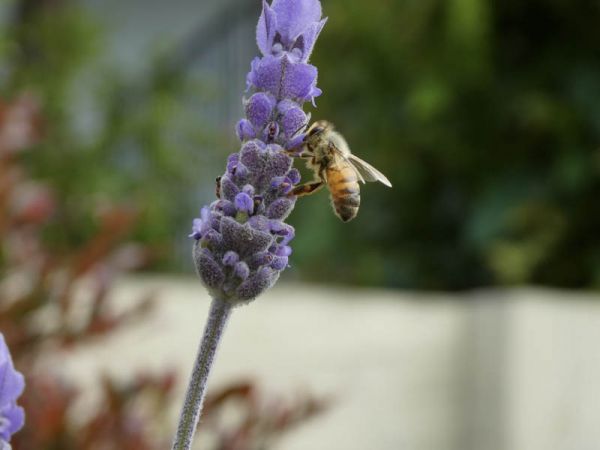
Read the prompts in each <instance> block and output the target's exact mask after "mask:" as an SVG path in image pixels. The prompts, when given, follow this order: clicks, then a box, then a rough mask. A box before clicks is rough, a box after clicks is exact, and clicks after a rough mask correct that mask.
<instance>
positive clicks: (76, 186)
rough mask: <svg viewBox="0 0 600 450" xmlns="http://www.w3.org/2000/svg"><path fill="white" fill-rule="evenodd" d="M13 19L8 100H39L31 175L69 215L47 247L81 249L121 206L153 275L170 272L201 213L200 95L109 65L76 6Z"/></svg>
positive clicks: (45, 5) (42, 6)
mask: <svg viewBox="0 0 600 450" xmlns="http://www.w3.org/2000/svg"><path fill="white" fill-rule="evenodd" d="M15 10H16V11H17V14H15V17H16V20H14V22H12V23H10V24H9V25H8V26H7V27H6V28H4V29H3V30H2V31H3V33H2V35H3V38H4V39H3V42H7V45H5V46H0V49H4V48H6V49H7V50H6V51H5V52H3V53H0V56H2V57H3V60H4V63H5V65H6V66H7V67H10V72H9V77H8V80H7V82H6V83H5V84H4V86H3V87H2V91H3V94H4V95H5V96H9V97H10V95H11V94H12V93H13V92H21V91H29V92H33V93H35V94H36V96H37V97H39V99H40V102H41V104H42V105H43V115H44V121H45V123H44V124H43V128H44V139H42V140H40V142H39V144H38V145H37V148H36V149H35V151H34V152H31V153H30V154H29V155H28V161H27V165H28V166H29V169H30V170H31V171H32V173H33V174H34V175H35V176H36V177H37V178H41V179H46V180H49V181H50V183H51V184H52V186H53V188H54V189H56V190H57V192H58V194H59V195H60V196H61V198H64V199H65V202H66V203H68V205H69V208H68V209H66V212H65V213H64V214H65V217H61V226H60V227H56V228H55V229H52V230H49V231H48V232H47V235H48V236H47V237H48V239H49V241H50V242H51V243H52V244H53V245H54V247H55V250H56V251H59V252H60V251H61V249H66V248H68V247H69V246H71V245H76V244H78V243H81V242H82V241H83V240H84V238H85V237H86V236H87V235H89V233H90V230H91V227H92V224H93V221H94V217H95V216H96V215H97V214H98V212H99V211H101V210H102V209H103V208H104V205H106V204H107V203H111V202H114V201H119V202H120V203H124V204H126V205H127V207H129V208H131V209H133V210H135V211H136V212H137V213H138V214H139V216H140V220H139V222H138V225H137V226H136V229H135V230H134V237H135V238H136V239H138V240H141V241H143V242H145V243H148V244H151V245H152V246H154V247H155V249H156V250H157V251H158V252H159V253H160V256H161V257H160V258H157V259H156V262H155V264H154V268H155V269H157V268H167V267H173V260H174V258H173V257H170V255H171V254H172V253H173V252H169V251H167V249H169V248H172V247H173V246H174V239H175V237H176V236H180V235H181V236H185V231H186V230H187V229H188V224H189V222H190V217H192V216H193V214H194V213H196V210H197V205H196V204H193V202H192V201H193V198H192V197H193V196H192V195H190V193H191V192H193V191H194V189H196V188H197V184H198V183H197V179H198V177H199V175H200V174H201V167H202V162H203V158H205V157H204V156H202V154H201V152H198V151H197V149H198V148H199V147H200V146H202V145H203V144H204V145H206V143H207V142H210V139H209V137H208V136H207V135H206V134H205V133H203V132H202V131H201V130H200V129H199V127H198V122H199V121H194V120H190V118H189V117H190V113H189V111H188V110H189V105H188V104H187V103H186V102H185V99H186V97H187V96H189V95H190V94H191V95H194V94H196V91H198V87H197V86H194V85H192V84H191V83H188V82H187V81H186V80H185V79H184V78H183V77H182V76H180V75H179V74H178V73H177V72H174V71H169V70H168V66H167V64H166V63H165V61H163V60H162V59H160V58H158V57H157V58H155V60H154V61H153V62H152V63H151V64H150V68H149V70H147V71H146V72H144V73H143V75H142V76H137V77H130V76H127V75H126V74H124V73H123V72H122V71H120V70H119V68H118V67H112V66H109V65H108V64H107V63H105V62H103V58H102V56H103V54H104V53H105V52H106V51H107V50H106V49H105V48H103V43H104V39H103V38H104V36H103V33H102V31H101V30H100V28H99V27H98V26H97V25H96V23H95V21H94V18H93V17H91V16H90V14H89V12H88V11H85V10H83V9H81V8H78V7H77V4H74V3H72V2H66V1H57V2H46V1H44V0H32V1H22V2H17V3H16V4H15ZM145 58H146V59H148V58H149V56H145ZM174 199H177V201H174ZM67 211H68V214H67Z"/></svg>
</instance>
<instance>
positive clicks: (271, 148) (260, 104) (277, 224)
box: [190, 0, 326, 304]
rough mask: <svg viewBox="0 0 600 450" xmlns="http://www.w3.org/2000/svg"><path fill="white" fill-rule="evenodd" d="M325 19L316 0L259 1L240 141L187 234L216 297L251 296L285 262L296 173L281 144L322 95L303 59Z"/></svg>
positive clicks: (275, 275) (263, 287)
mask: <svg viewBox="0 0 600 450" xmlns="http://www.w3.org/2000/svg"><path fill="white" fill-rule="evenodd" d="M325 22H326V19H323V20H322V19H321V4H320V2H319V1H318V0H273V2H272V4H271V5H270V6H269V5H268V4H267V2H263V11H262V14H261V16H260V19H259V21H258V26H257V30H256V40H257V44H258V48H259V49H260V51H261V53H262V57H260V58H255V59H254V60H253V61H252V63H251V69H250V72H249V73H248V76H247V88H248V91H249V92H248V94H249V97H248V98H246V99H244V106H245V112H246V118H244V119H242V120H240V121H239V122H238V124H237V126H236V133H237V135H238V137H239V138H240V140H241V141H242V147H241V150H240V151H239V152H238V153H233V154H232V155H230V156H229V158H228V160H227V169H226V171H225V174H224V175H223V176H222V177H221V178H220V189H219V192H220V198H219V199H217V200H216V201H214V202H213V203H211V204H210V205H209V206H205V207H203V208H202V210H201V212H200V218H198V219H194V221H193V226H192V234H191V235H190V236H191V237H193V238H194V239H196V244H195V247H194V259H195V263H196V269H197V271H198V274H199V275H200V278H201V279H202V281H203V283H204V284H205V286H206V287H207V288H208V289H209V291H210V293H211V295H213V296H214V297H215V298H219V299H222V300H226V301H229V302H231V303H234V304H236V303H242V302H247V301H250V300H252V299H254V298H255V297H256V296H258V295H259V294H260V293H262V292H263V291H265V290H266V289H268V288H269V287H271V286H272V285H273V284H274V283H275V281H277V279H278V278H279V275H280V273H281V272H282V271H283V270H284V269H285V268H286V267H287V265H288V257H289V256H290V255H291V253H292V249H291V247H290V245H289V244H290V241H291V240H292V239H293V237H294V228H293V227H292V226H290V225H288V224H286V223H285V222H284V220H285V219H286V218H287V216H288V215H289V214H290V212H291V211H292V209H293V208H294V204H295V201H296V198H295V197H293V196H290V192H291V191H292V189H293V187H294V186H295V185H296V184H298V183H299V182H300V174H299V172H298V171H297V170H296V169H294V168H292V159H291V158H290V156H289V155H288V154H287V153H286V152H285V150H284V149H286V148H290V143H291V141H294V140H297V138H298V136H299V134H300V133H301V131H302V130H303V129H304V128H305V127H306V125H307V124H308V120H309V117H308V116H307V114H306V113H305V112H304V111H303V109H302V105H303V104H304V103H305V102H307V101H311V102H314V98H315V97H317V96H319V95H320V94H321V90H320V89H319V88H317V86H316V82H317V68H316V67H314V66H312V65H310V64H308V59H309V57H310V54H311V52H312V49H313V46H314V44H315V41H316V39H317V37H318V35H319V33H320V32H321V29H322V28H323V26H324V25H325ZM294 142H295V141H294Z"/></svg>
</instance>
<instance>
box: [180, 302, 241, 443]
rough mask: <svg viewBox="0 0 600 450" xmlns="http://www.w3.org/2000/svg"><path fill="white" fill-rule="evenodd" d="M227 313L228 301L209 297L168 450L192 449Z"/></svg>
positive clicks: (228, 311)
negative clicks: (205, 319) (198, 344)
mask: <svg viewBox="0 0 600 450" xmlns="http://www.w3.org/2000/svg"><path fill="white" fill-rule="evenodd" d="M230 312H231V305H230V304H229V303H228V302H226V301H223V300H220V299H218V298H215V299H213V301H212V303H211V305H210V312H209V315H208V321H207V322H206V327H205V328H204V335H203V336H202V342H201V343H200V348H199V349H198V355H197V356H196V362H195V363H194V369H193V370H192V376H191V378H190V383H189V385H188V389H187V392H186V394H185V402H184V404H183V408H182V409H181V415H180V416H179V425H178V426H177V434H176V435H175V440H174V442H173V447H172V450H190V449H191V448H192V441H193V439H194V433H195V431H196V426H197V425H198V419H200V412H201V410H202V402H203V401H204V394H205V390H206V380H207V379H208V374H209V372H210V368H211V367H212V363H213V359H214V356H215V353H216V351H217V347H218V345H219V342H220V340H221V336H222V335H223V331H224V329H225V324H226V323H227V319H228V317H229V314H230Z"/></svg>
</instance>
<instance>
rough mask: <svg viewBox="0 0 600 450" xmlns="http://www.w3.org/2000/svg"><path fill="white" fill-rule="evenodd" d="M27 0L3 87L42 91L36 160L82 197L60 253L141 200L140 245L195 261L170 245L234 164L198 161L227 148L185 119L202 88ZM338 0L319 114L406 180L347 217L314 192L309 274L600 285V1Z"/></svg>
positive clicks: (376, 280) (330, 6) (3, 46)
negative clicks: (113, 57)
mask: <svg viewBox="0 0 600 450" xmlns="http://www.w3.org/2000/svg"><path fill="white" fill-rule="evenodd" d="M13 3H14V4H15V5H21V9H22V14H21V16H20V18H19V20H16V21H15V22H14V23H13V24H12V25H11V26H10V28H9V29H7V30H3V31H6V32H5V33H3V34H2V36H1V39H0V58H1V61H2V62H3V67H5V69H3V70H2V72H1V73H0V77H2V78H1V80H2V82H3V84H2V88H1V89H2V91H3V93H4V94H5V95H7V96H9V97H10V95H11V93H13V92H19V91H21V90H24V89H25V90H30V91H33V92H34V93H36V94H37V95H38V96H39V97H40V98H41V103H42V105H43V108H44V111H43V113H44V117H45V120H46V122H47V123H46V124H45V126H44V127H43V128H44V130H45V133H46V134H45V137H44V139H43V140H41V141H40V143H39V144H38V148H37V149H36V151H33V152H31V153H30V154H29V155H27V156H26V157H27V158H30V161H28V166H30V168H31V170H32V172H33V173H34V175H35V176H36V177H38V178H42V179H46V180H51V184H52V185H53V187H54V188H55V189H57V191H58V193H59V194H60V196H61V198H64V199H65V201H66V203H67V204H68V205H69V208H67V209H66V211H68V213H66V212H65V214H67V216H66V217H63V218H61V227H60V228H59V229H54V230H50V231H48V233H47V234H48V239H49V240H50V242H51V243H52V244H53V245H54V246H55V248H56V249H58V250H60V249H61V248H68V246H69V245H74V244H78V243H81V242H83V241H84V240H85V237H86V236H89V233H90V230H91V228H92V225H93V223H94V219H93V217H94V214H96V212H97V210H98V209H101V207H102V205H103V204H104V203H106V202H109V201H111V200H115V199H116V200H125V199H126V201H127V203H128V204H129V205H130V207H132V208H135V209H137V210H138V211H139V213H140V216H141V220H140V221H139V222H138V225H137V226H136V229H135V230H134V235H135V237H136V238H137V239H139V240H141V241H143V242H146V243H151V244H152V245H155V246H158V247H159V248H160V249H164V251H163V252H162V254H161V256H163V257H162V258H161V259H160V263H159V264H157V265H155V268H159V269H165V268H169V269H171V268H174V267H176V266H177V264H179V265H181V261H179V260H177V257H174V256H173V255H175V254H176V253H175V252H173V250H172V249H173V247H174V241H175V238H176V237H177V236H179V237H180V236H183V235H184V234H185V231H186V230H187V227H188V224H189V223H190V219H191V217H193V216H194V215H195V214H196V213H197V211H196V210H197V207H198V205H199V204H201V203H202V202H201V201H198V199H197V198H194V195H193V193H194V192H195V191H197V189H198V187H199V185H202V189H205V190H206V192H212V181H210V182H206V181H202V182H199V181H198V180H200V179H203V180H212V179H213V178H214V176H215V174H214V173H212V172H213V171H212V170H211V171H210V173H208V172H209V171H206V172H207V173H204V172H203V167H207V166H215V165H219V164H221V165H222V162H220V163H218V164H217V163H215V161H216V160H218V161H221V160H222V154H221V155H218V154H217V152H212V153H210V152H203V151H199V149H200V148H203V147H204V148H206V147H207V145H206V144H207V143H209V144H211V145H210V146H211V147H217V148H221V149H222V148H223V145H222V144H221V145H216V144H217V141H216V140H215V139H214V138H212V139H211V138H210V136H209V135H207V134H206V133H205V132H203V130H201V129H200V131H199V127H198V124H200V123H201V119H200V117H198V111H190V107H189V102H187V101H186V99H187V98H188V97H194V96H198V95H199V93H200V92H199V88H198V86H195V85H191V84H190V82H189V80H188V79H187V78H185V77H183V76H182V75H181V74H178V73H174V72H173V71H169V70H168V64H167V63H165V61H163V60H161V59H159V58H157V59H156V60H155V63H154V64H153V65H151V67H150V69H149V70H148V71H147V72H145V73H144V74H143V76H141V77H137V78H135V79H130V78H127V77H125V76H123V75H122V74H121V73H120V71H119V70H118V68H114V67H107V66H106V64H102V63H99V62H98V61H99V60H101V59H99V58H98V55H101V54H102V53H103V52H104V51H105V49H104V48H103V47H102V45H103V39H102V38H103V36H102V32H101V30H100V29H99V28H98V27H97V26H96V25H95V22H94V20H93V18H90V17H89V16H88V15H86V13H84V12H83V11H82V10H79V9H77V8H76V7H74V6H73V3H71V2H67V1H65V0H60V1H47V0H27V1H25V0H21V1H13ZM323 3H324V5H323V7H324V11H325V13H326V14H327V15H328V16H329V17H330V20H329V22H328V24H327V26H326V27H325V29H324V32H323V34H322V36H321V38H320V39H319V43H318V45H317V47H316V49H315V53H314V56H313V62H314V63H315V65H316V66H318V67H319V73H320V79H319V86H320V87H321V88H322V89H323V91H324V95H323V96H322V97H321V98H319V99H317V102H318V109H316V110H315V111H313V117H314V118H316V119H319V118H325V119H328V120H331V121H332V122H334V123H335V124H336V125H337V127H338V129H339V130H340V131H341V132H342V133H343V134H344V135H345V136H346V137H347V139H348V141H349V142H350V144H351V147H352V149H353V150H354V151H355V152H356V153H357V154H358V155H359V156H361V157H363V158H364V159H365V160H367V161H369V162H371V163H372V164H373V165H375V166H376V167H378V168H380V169H381V170H382V171H383V172H384V173H385V174H386V175H388V176H389V178H390V179H391V180H392V183H393V184H394V187H393V189H387V188H385V187H383V186H382V185H374V184H370V185H368V186H365V187H364V189H363V191H362V198H363V203H362V206H361V209H360V212H359V215H358V218H357V219H355V220H354V221H353V222H351V223H349V224H342V223H341V222H339V221H338V220H337V219H336V218H335V217H334V215H333V214H332V213H331V211H330V209H329V206H328V200H327V198H326V197H327V194H326V193H325V192H321V193H319V194H317V195H315V196H314V198H313V197H310V198H305V199H302V200H301V201H299V202H298V206H297V207H296V210H295V212H294V214H293V216H292V218H291V221H292V223H294V224H295V225H296V226H297V233H296V236H297V237H296V240H295V245H294V249H295V250H294V251H295V253H294V256H293V258H292V263H293V265H294V269H295V270H296V274H298V275H299V276H301V277H303V278H305V279H310V280H321V281H326V282H331V281H337V282H340V283H360V284H373V285H388V286H399V287H408V288H426V289H462V288H469V287H475V286H482V285H495V284H516V283H535V284H547V285H554V286H564V287H598V286H600V256H598V255H600V251H599V250H600V248H599V247H600V239H599V238H598V237H597V233H596V230H597V229H598V228H599V225H600V206H599V202H598V201H597V198H598V197H599V196H600V177H599V176H598V175H599V171H600V150H599V148H600V147H599V138H600V58H599V56H600V54H599V53H600V52H599V50H598V45H597V43H598V42H600V28H599V27H598V26H597V23H596V22H597V17H598V13H599V12H600V6H598V4H596V3H593V2H589V1H584V0H577V1H573V2H560V1H555V0H550V1H547V0H544V1H542V0H533V1H529V2H522V1H518V0H507V1H504V2H501V3H498V4H494V5H493V7H492V5H491V4H490V2H487V1H484V0H420V1H414V0H381V1H379V2H361V1H348V0H327V1H324V2H323ZM7 67H8V68H9V69H6V68H7ZM224 101H225V100H224ZM82 111H83V112H84V113H83V114H82V113H81V112H82ZM89 115H91V116H90V117H88V116H89ZM231 126H233V124H231ZM230 142H231V141H230ZM223 153H224V152H223ZM307 176H310V174H307ZM292 274H293V272H292ZM292 276H293V275H292Z"/></svg>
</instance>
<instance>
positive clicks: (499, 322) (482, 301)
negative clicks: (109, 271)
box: [53, 278, 600, 450]
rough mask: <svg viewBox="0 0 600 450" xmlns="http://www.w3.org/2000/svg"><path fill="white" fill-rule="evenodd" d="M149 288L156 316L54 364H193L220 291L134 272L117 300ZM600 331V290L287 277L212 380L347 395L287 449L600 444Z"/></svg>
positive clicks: (87, 368)
mask: <svg viewBox="0 0 600 450" xmlns="http://www.w3.org/2000/svg"><path fill="white" fill-rule="evenodd" d="M147 289H150V290H154V289H158V291H159V293H160V302H159V307H158V308H157V310H156V311H155V312H154V313H153V314H152V315H151V317H150V318H149V319H148V320H147V321H144V322H143V323H139V324H137V325H136V326H133V327H131V328H129V329H127V330H123V331H120V332H119V333H118V334H117V335H116V336H115V337H114V338H111V339H110V341H109V342H108V345H106V344H104V343H103V344H102V345H99V346H97V347H93V348H92V349H91V350H90V349H86V350H85V351H80V352H76V353H75V354H73V355H71V356H68V357H65V358H61V359H60V360H55V361H54V362H53V365H55V366H56V367H57V368H59V370H66V372H67V373H73V374H75V376H76V377H77V379H78V380H79V381H80V382H81V383H83V384H90V383H91V382H92V380H93V379H94V378H95V377H97V376H98V374H99V372H100V371H101V370H106V371H108V372H111V373H113V374H115V375H116V376H128V374H130V373H132V372H134V371H136V370H138V369H142V368H152V369H156V370H162V369H164V368H166V367H175V368H177V370H178V371H179V373H180V374H181V377H182V379H183V378H184V377H185V376H187V374H188V373H189V370H190V368H191V364H192V361H193V358H194V353H195V351H196V346H197V343H198V342H197V341H198V339H199V337H200V335H201V333H202V328H203V324H204V319H205V317H206V314H207V308H208V303H209V299H208V297H207V295H206V294H205V291H204V289H203V288H202V286H201V285H200V284H199V283H198V282H197V281H196V280H191V279H160V278H159V279H145V280H144V279H134V280H127V281H124V282H123V283H121V284H120V287H119V289H118V292H117V293H116V296H115V301H116V305H117V307H122V306H123V305H125V304H127V303H130V302H131V300H132V299H134V298H137V297H138V294H139V293H140V292H143V291H144V290H147ZM598 342H600V296H598V295H583V294H578V293H573V292H556V291H546V290H535V289H525V290H512V291H501V292H499V291H488V292H485V291H482V292H474V293H469V294H463V295H441V294H431V295H430V294H415V293H404V292H394V291H379V290H362V289H335V288H324V287H316V286H305V285H298V284H280V285H278V286H277V287H276V288H275V289H273V290H272V291H271V292H269V293H267V294H266V295H264V296H263V297H262V298H260V299H259V300H258V301H257V302H255V303H254V304H251V305H249V306H246V307H243V308H240V309H239V310H236V311H235V312H234V314H233V316H232V318H231V322H230V323H229V326H228V329H227V332H226V335H225V339H224V342H223V345H222V346H221V348H220V350H219V355H218V359H217V362H216V365H215V367H214V372H213V374H212V377H211V380H210V385H211V386H218V385H223V384H225V383H227V382H230V381H234V380H238V379H239V378H240V377H243V376H248V375H249V376H254V377H256V378H257V379H258V380H260V382H261V385H262V386H263V387H264V390H265V391H266V392H272V393H279V394H286V393H288V394H289V393H290V392H297V391H298V390H299V389H306V390H309V391H311V392H314V393H317V394H325V395H334V396H336V397H337V399H338V400H337V403H335V404H334V405H333V406H332V408H331V409H330V410H329V411H328V412H327V413H325V414H324V415H322V416H320V417H318V418H316V419H315V420H313V421H311V422H309V423H307V424H306V425H304V426H302V427H300V428H299V429H297V430H295V431H294V432H292V433H291V434H289V435H288V436H287V437H286V438H285V439H284V440H283V441H282V442H280V443H279V445H278V446H277V447H276V448H277V449H278V450H283V449H285V450H296V449H298V450H300V449H302V450H306V449H311V450H337V449H343V450H354V449H356V450H359V449H360V450H364V449H378V450H388V449H389V450H397V449H410V450H588V449H589V450H592V449H594V450H595V449H598V448H599V445H600V444H599V443H600V427H599V426H598V425H597V423H598V419H600V351H599V350H598V349H597V345H598ZM183 388H184V386H183V385H182V386H180V391H179V395H183ZM178 407H179V405H174V408H173V418H174V419H175V416H176V415H177V412H178Z"/></svg>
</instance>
